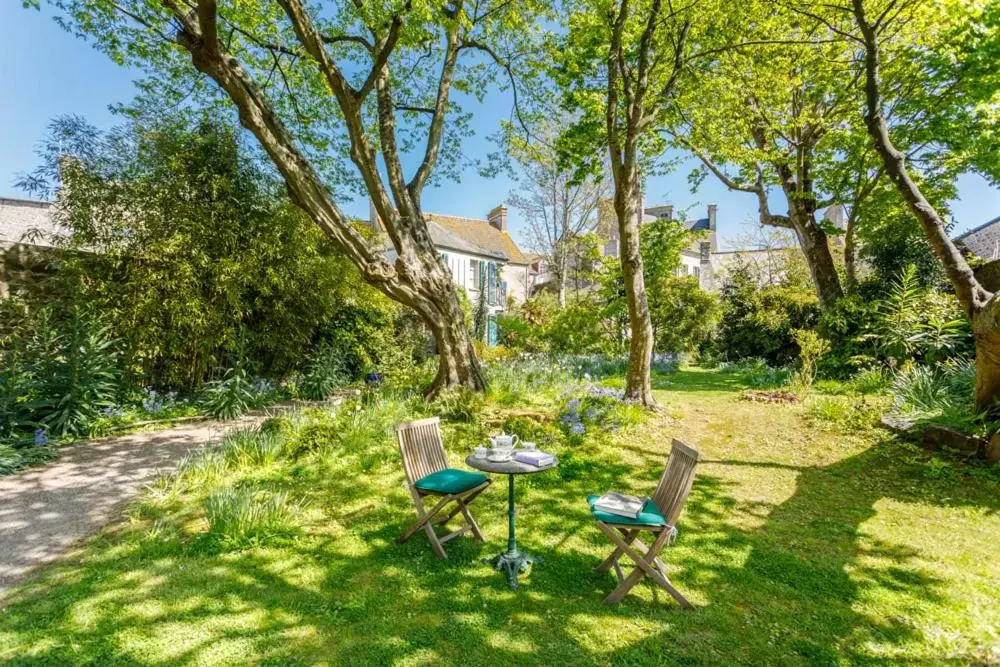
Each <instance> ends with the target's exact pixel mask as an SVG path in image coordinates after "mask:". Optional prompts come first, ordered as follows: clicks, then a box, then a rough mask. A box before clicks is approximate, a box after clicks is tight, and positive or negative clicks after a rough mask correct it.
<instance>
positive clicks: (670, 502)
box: [587, 440, 698, 609]
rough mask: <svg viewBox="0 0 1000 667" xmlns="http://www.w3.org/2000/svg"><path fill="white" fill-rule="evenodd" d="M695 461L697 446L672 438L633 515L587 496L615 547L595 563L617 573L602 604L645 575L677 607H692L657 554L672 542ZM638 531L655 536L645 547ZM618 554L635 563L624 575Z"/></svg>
mask: <svg viewBox="0 0 1000 667" xmlns="http://www.w3.org/2000/svg"><path fill="white" fill-rule="evenodd" d="M697 465H698V450H696V449H694V448H693V447H689V446H688V445H685V444H684V443H683V442H681V441H680V440H674V441H673V445H672V446H671V448H670V457H669V458H668V459H667V466H666V468H664V470H663V475H662V476H661V477H660V482H659V484H657V485H656V491H655V492H654V493H653V497H652V498H649V499H647V500H646V504H645V505H644V506H643V508H642V512H640V514H639V516H638V517H636V518H635V519H631V518H629V517H621V516H616V515H614V514H611V513H608V512H602V511H600V510H595V509H594V503H595V502H596V501H597V499H598V498H599V496H590V497H589V498H587V500H588V502H589V503H590V511H591V513H592V514H593V515H594V519H595V520H596V521H597V527H598V528H600V529H601V531H602V532H603V533H604V534H605V535H607V536H608V538H609V539H610V540H611V541H612V542H614V543H615V550H614V551H613V552H612V553H611V555H610V556H608V557H607V558H606V559H605V560H604V562H602V563H601V564H600V565H598V566H597V570H598V571H599V572H607V571H608V570H609V569H611V568H614V570H615V575H616V576H617V577H618V587H617V588H615V590H614V591H613V592H612V593H611V595H609V596H608V597H606V598H605V599H604V602H605V604H612V603H614V602H618V601H619V600H621V599H622V598H623V597H625V595H626V594H627V593H628V592H629V591H630V590H631V589H632V587H633V586H635V585H636V584H637V583H639V582H640V581H642V580H643V579H644V578H646V577H649V578H650V579H652V580H653V581H655V582H656V583H657V584H659V585H660V586H661V587H662V588H664V589H665V590H666V591H667V592H668V593H670V595H671V596H672V597H673V598H674V599H675V600H677V602H678V603H680V605H681V607H683V608H684V609H694V607H693V606H692V605H691V603H690V602H688V601H687V600H686V599H685V598H684V596H683V595H681V594H680V592H679V591H678V590H677V589H676V588H674V587H673V585H672V584H671V583H670V579H669V578H667V568H666V566H665V565H664V564H663V561H662V560H660V558H659V554H660V550H661V549H663V547H665V546H667V545H668V544H670V543H671V542H673V540H674V539H675V538H676V536H677V527H676V526H677V518H678V517H679V516H680V514H681V510H682V509H683V508H684V503H685V501H686V500H687V497H688V493H690V491H691V484H692V482H694V469H695V466H697ZM642 531H650V532H652V533H653V534H654V536H655V537H654V538H653V541H652V543H651V544H650V545H649V546H648V547H647V546H646V545H645V544H643V543H642V542H641V541H640V540H639V539H638V536H639V533H640V532H642ZM622 555H626V556H628V557H629V558H631V559H632V561H633V562H634V563H635V569H634V570H633V571H632V573H631V574H629V575H628V576H627V577H626V576H624V575H623V574H622V569H621V566H620V565H619V564H618V559H619V558H621V557H622Z"/></svg>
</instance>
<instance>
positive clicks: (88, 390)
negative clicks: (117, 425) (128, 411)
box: [0, 305, 119, 439]
mask: <svg viewBox="0 0 1000 667" xmlns="http://www.w3.org/2000/svg"><path fill="white" fill-rule="evenodd" d="M115 348H116V341H114V340H113V339H112V337H111V334H110V328H109V327H108V326H107V325H105V324H104V321H103V320H102V319H101V318H99V317H97V316H96V315H94V314H93V313H92V312H91V311H89V310H85V309H83V308H82V307H78V306H72V305H71V306H70V307H69V308H68V309H67V310H66V311H65V312H58V311H56V310H55V309H53V308H43V309H40V310H38V311H37V312H34V313H31V314H30V315H27V316H26V317H25V319H23V320H22V321H21V322H20V323H19V324H18V325H16V328H15V329H14V330H13V331H12V334H11V335H10V336H9V337H8V338H7V340H6V343H5V344H4V345H3V346H0V419H2V426H0V438H3V437H7V438H15V439H16V438H18V437H24V436H25V434H26V433H27V432H29V431H30V430H32V429H41V430H42V431H43V432H47V433H48V434H49V435H51V436H54V437H62V436H80V435H86V434H88V433H90V430H91V427H92V426H93V424H94V423H95V422H96V421H97V419H98V418H99V417H100V416H101V412H102V411H103V410H104V409H105V408H107V407H109V406H111V405H112V403H113V399H114V396H115V394H116V392H117V390H118V378H119V364H118V358H117V352H116V349H115Z"/></svg>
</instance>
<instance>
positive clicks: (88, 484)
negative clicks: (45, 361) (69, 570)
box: [0, 414, 266, 607]
mask: <svg viewBox="0 0 1000 667" xmlns="http://www.w3.org/2000/svg"><path fill="white" fill-rule="evenodd" d="M265 417H266V415H263V414H254V415H250V416H247V417H244V418H242V419H239V420H235V421H231V422H218V421H213V420H208V421H203V422H198V423H194V424H187V425H183V426H178V427H175V428H170V429H165V430H161V431H145V432H140V433H132V434H129V435H124V436H117V437H109V438H101V439H99V440H85V441H81V442H77V443H73V444H70V445H66V446H65V447H63V448H62V449H61V450H60V455H59V458H58V459H56V460H55V461H53V462H51V463H49V464H47V465H45V466H44V467H40V468H29V469H27V470H23V471H21V472H18V473H15V474H13V475H8V476H6V477H0V607H2V606H4V604H5V603H4V598H5V593H6V591H8V590H9V589H10V588H12V587H13V586H15V585H16V584H18V583H20V582H21V581H23V580H24V579H25V578H26V577H28V576H29V575H30V574H31V573H32V571H33V570H35V569H36V568H37V567H39V566H41V565H45V564H47V563H51V562H53V561H55V560H57V559H58V558H59V557H60V556H62V555H63V554H65V553H66V552H67V551H69V550H70V549H71V547H73V546H74V545H75V544H76V543H78V542H79V541H81V540H82V539H84V538H86V537H88V536H90V535H93V534H95V533H97V532H99V531H100V530H101V529H102V528H103V527H104V526H106V525H108V524H109V523H112V522H113V521H115V520H116V519H117V518H118V516H119V514H120V512H121V510H122V509H124V507H125V505H127V504H128V502H129V501H131V500H133V499H134V498H135V497H136V496H137V495H138V494H139V493H140V491H141V490H142V488H143V486H144V485H146V484H148V483H149V482H151V481H153V480H154V479H155V478H156V477H158V476H159V475H161V474H163V473H167V472H171V471H172V470H174V469H175V468H176V467H177V465H178V464H179V463H180V462H181V460H183V458H184V457H185V456H186V455H187V454H188V453H189V452H192V451H194V450H197V449H200V448H201V447H202V446H204V445H206V444H210V443H214V442H217V441H218V440H219V438H220V437H221V436H222V434H223V433H225V432H226V431H228V430H231V429H233V428H240V427H248V426H254V425H256V424H258V423H260V422H261V421H262V420H263V419H264V418H265Z"/></svg>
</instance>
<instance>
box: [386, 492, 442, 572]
mask: <svg viewBox="0 0 1000 667" xmlns="http://www.w3.org/2000/svg"><path fill="white" fill-rule="evenodd" d="M410 495H412V496H413V504H414V506H415V507H416V510H417V517H418V520H417V522H416V523H415V524H413V525H412V526H410V527H409V528H408V529H407V530H406V532H404V533H403V534H402V535H400V536H399V538H398V539H397V541H398V542H400V543H402V542H405V541H407V540H408V539H410V538H411V537H412V536H413V534H414V533H416V532H417V531H418V530H420V529H423V530H424V532H425V533H427V539H429V540H430V541H431V547H432V548H433V549H434V553H436V554H437V555H438V557H439V558H447V557H448V554H446V553H445V550H444V547H443V546H441V542H440V540H439V539H438V536H437V533H435V532H434V524H433V520H434V517H435V516H436V515H437V513H438V512H440V511H441V509H442V508H443V507H444V506H445V505H447V504H448V503H449V502H450V501H451V500H453V499H454V497H453V496H445V497H444V498H442V499H441V500H440V501H438V503H437V504H436V505H434V507H433V508H432V509H431V511H430V512H428V511H427V510H426V509H425V508H424V501H423V498H422V497H421V496H420V494H419V493H418V492H417V490H416V489H414V488H412V487H411V488H410Z"/></svg>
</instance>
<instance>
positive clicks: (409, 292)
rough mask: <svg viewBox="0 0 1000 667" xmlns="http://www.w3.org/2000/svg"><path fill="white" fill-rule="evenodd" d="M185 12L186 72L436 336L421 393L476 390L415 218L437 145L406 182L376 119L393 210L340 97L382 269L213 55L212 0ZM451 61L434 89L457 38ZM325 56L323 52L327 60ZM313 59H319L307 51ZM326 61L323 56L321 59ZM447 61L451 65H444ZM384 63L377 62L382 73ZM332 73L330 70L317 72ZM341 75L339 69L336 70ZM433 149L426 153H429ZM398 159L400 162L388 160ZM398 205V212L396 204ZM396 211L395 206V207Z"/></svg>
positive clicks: (386, 95)
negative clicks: (219, 98)
mask: <svg viewBox="0 0 1000 667" xmlns="http://www.w3.org/2000/svg"><path fill="white" fill-rule="evenodd" d="M283 4H285V5H286V7H285V9H286V11H287V12H288V13H289V16H290V18H292V20H293V23H295V24H296V29H297V31H298V32H299V33H300V34H299V38H300V41H302V42H303V44H304V45H306V46H307V48H308V46H309V44H310V43H311V42H315V43H314V44H312V46H314V47H315V50H316V51H317V52H318V53H320V54H324V53H326V52H325V51H324V50H323V48H322V46H321V45H320V44H319V36H318V34H313V33H312V27H311V23H310V22H309V19H308V18H307V15H306V14H305V11H304V9H303V7H302V6H301V4H300V3H299V2H286V3H283ZM193 16H194V15H193V14H187V13H177V12H176V11H175V17H176V18H177V20H178V21H179V22H181V23H182V24H183V25H184V26H185V27H184V30H182V31H179V32H178V34H177V41H178V43H179V44H180V45H181V46H183V47H184V48H185V49H187V50H188V51H189V52H190V54H191V60H192V62H193V64H194V66H195V67H196V68H197V69H198V70H199V71H201V72H203V73H204V74H206V75H208V76H209V77H211V78H212V79H213V80H214V81H215V82H216V83H217V84H218V85H219V87H220V88H222V90H224V91H225V92H226V93H227V94H228V96H229V98H230V99H231V100H232V101H233V103H234V104H235V105H236V108H237V110H238V112H239V120H240V123H241V124H242V125H243V126H244V127H245V128H247V129H248V130H249V131H250V132H252V133H253V134H254V136H255V137H257V140H258V141H259V142H260V144H261V146H262V147H263V148H264V150H265V151H266V152H267V153H268V155H269V156H270V157H271V160H272V162H273V163H274V165H275V167H276V168H277V169H278V171H279V172H280V173H281V175H282V177H283V179H284V181H285V186H286V188H287V190H288V194H289V197H290V198H291V199H292V201H293V202H294V203H295V204H296V205H297V206H299V208H301V209H302V210H303V211H305V212H306V214H308V215H309V217H310V218H311V219H312V220H313V222H315V223H316V225H317V226H318V227H319V228H320V229H321V230H323V232H324V233H325V234H326V235H327V236H328V237H329V238H330V239H331V240H332V241H333V242H334V244H335V245H336V246H337V247H338V249H340V250H341V251H342V252H343V253H344V254H345V255H346V256H347V258H348V259H350V260H351V261H352V262H353V263H354V264H355V265H356V266H357V267H358V269H359V270H360V272H361V276H362V278H363V279H364V280H365V282H367V283H369V284H370V285H372V286H374V287H376V288H377V289H378V290H380V291H381V292H382V293H384V294H385V295H386V296H388V297H389V298H391V299H393V300H395V301H398V302H399V303H402V304H403V305H406V306H409V307H411V308H413V309H414V310H415V311H416V312H417V313H418V314H419V315H420V316H421V318H422V319H423V320H424V322H425V323H426V324H427V326H428V327H429V328H430V330H431V332H432V333H433V335H434V340H435V343H436V344H437V349H438V355H439V356H438V372H437V375H436V376H435V378H434V381H433V383H432V384H431V386H430V387H429V388H428V390H427V395H428V396H429V397H431V396H434V395H436V394H437V393H439V392H440V391H441V390H442V389H446V388H449V387H465V388H468V389H474V390H483V389H485V388H486V381H485V377H484V376H483V372H482V368H481V366H480V364H479V361H478V359H477V358H476V353H475V349H474V348H473V346H472V341H471V339H470V337H469V333H468V331H467V329H466V327H465V317H464V314H463V312H462V308H461V306H460V304H459V301H458V294H457V291H456V289H455V285H454V284H453V282H452V279H451V274H450V271H448V270H447V268H446V267H445V266H444V264H443V263H442V262H441V261H440V258H439V256H438V252H437V250H436V249H435V248H434V245H433V243H432V242H431V240H430V233H429V231H428V230H427V227H426V224H425V223H424V222H423V216H422V214H421V213H420V205H419V203H420V202H419V192H420V190H421V188H422V186H423V182H424V181H425V179H426V177H427V175H428V174H429V169H430V167H431V165H432V164H433V162H434V156H436V147H437V146H439V141H438V142H434V141H430V140H429V142H428V148H429V149H431V148H433V149H434V151H431V150H429V151H428V155H427V156H425V159H424V163H423V164H422V165H421V167H420V169H418V171H417V174H416V175H415V176H414V179H413V181H411V183H410V184H409V185H406V184H405V181H404V179H403V177H402V174H401V166H400V165H399V163H398V159H392V158H393V157H394V154H393V153H392V151H391V147H392V145H393V143H394V141H395V137H394V129H393V127H392V126H391V123H392V119H391V116H387V115H386V114H384V113H380V132H381V135H380V136H381V140H382V149H383V158H384V160H385V162H386V163H387V165H388V171H389V179H390V182H391V185H392V191H393V195H394V197H395V203H396V206H395V207H394V206H393V203H392V202H391V201H390V199H389V196H388V194H387V192H386V191H385V188H384V187H383V185H382V182H381V179H380V177H379V174H378V170H377V168H376V167H375V166H374V165H375V164H376V157H375V151H374V148H373V146H372V144H371V143H370V142H369V141H368V140H367V137H366V134H365V130H364V129H363V128H362V127H361V126H362V125H363V123H362V119H361V115H360V112H359V108H360V102H359V101H358V99H359V98H358V93H357V91H355V92H351V93H349V94H348V93H344V92H342V91H341V92H340V95H341V96H344V95H346V96H347V97H349V98H350V100H351V101H350V102H349V103H348V104H346V108H345V104H344V103H341V109H342V110H344V111H345V121H346V122H347V124H348V130H349V134H350V135H351V139H352V141H351V159H352V161H354V163H355V164H356V165H357V167H358V169H359V171H360V172H361V175H362V177H363V178H364V179H365V182H366V187H367V189H368V192H369V195H370V196H371V197H372V200H373V202H374V204H375V206H376V209H377V210H378V213H379V216H380V217H381V218H382V221H383V224H384V226H385V231H386V232H387V233H388V235H389V237H390V239H391V240H392V242H393V245H394V247H395V248H396V250H397V253H398V257H397V259H396V262H395V264H394V265H393V264H390V263H389V261H388V260H387V259H386V257H385V256H384V254H383V253H382V251H381V249H379V248H378V247H373V246H371V245H369V243H368V242H367V240H366V239H365V238H364V237H363V236H362V235H361V234H360V233H359V232H358V231H357V230H356V229H355V228H354V226H353V224H352V223H351V222H350V221H349V220H348V219H347V218H346V217H345V216H344V214H343V213H342V211H341V210H340V209H339V208H338V207H337V206H336V204H335V203H334V202H333V199H332V197H331V195H330V190H329V189H328V188H327V186H326V184H325V183H324V182H323V181H322V179H321V178H320V176H319V173H318V172H317V170H316V169H315V168H314V166H313V165H312V164H311V163H310V162H309V160H307V159H306V158H305V156H303V155H302V154H301V152H300V151H299V149H298V147H297V146H296V142H295V141H294V139H293V138H292V136H291V133H290V132H289V130H288V128H287V127H286V126H285V124H284V122H283V121H282V120H281V118H280V117H279V115H278V114H277V113H276V111H275V109H274V107H273V105H272V104H271V102H270V100H269V99H268V98H267V96H266V95H265V94H264V93H263V92H262V91H261V89H260V88H259V87H258V86H257V84H256V83H255V82H254V81H253V79H252V78H251V77H250V76H249V74H248V73H247V72H246V70H244V69H243V68H242V67H241V66H240V65H239V63H238V61H237V60H236V59H235V58H234V57H233V56H232V55H231V54H228V53H226V52H225V51H223V50H222V49H221V44H220V42H219V40H218V34H217V27H216V25H215V4H214V2H208V1H203V2H202V3H199V5H198V23H197V24H195V23H192V20H193ZM449 45H450V49H451V50H450V51H449V53H450V55H449V60H448V61H446V63H445V67H444V72H445V73H443V74H442V79H441V82H440V85H441V86H442V87H443V89H445V90H446V89H447V86H448V85H449V84H450V74H448V72H450V71H451V68H453V65H454V57H455V55H456V54H457V50H456V47H455V35H454V33H450V34H449ZM327 55H328V54H327ZM314 57H317V56H315V55H314ZM321 60H325V57H323V58H321ZM449 63H450V65H449ZM384 66H385V63H383V64H382V67H383V68H384ZM321 69H323V70H324V73H325V74H327V75H328V77H329V76H330V67H329V65H327V66H325V67H324V66H321ZM335 74H336V75H337V76H338V77H339V76H340V75H339V72H335ZM387 78H388V77H387V72H386V71H384V69H383V70H382V72H381V75H380V76H379V78H378V85H377V87H378V92H379V108H380V111H383V110H384V108H386V107H387V108H389V109H392V108H394V107H393V105H392V104H391V102H392V100H391V93H390V91H389V90H388V88H387V86H386V84H385V81H386V80H387ZM328 83H329V85H330V86H331V89H333V90H334V93H335V94H336V93H337V92H338V91H337V87H338V86H341V87H343V86H346V85H347V84H346V81H344V80H341V79H338V78H336V77H335V78H334V79H333V81H332V82H331V81H330V80H329V79H328ZM438 98H439V99H438V104H445V105H446V101H444V100H445V99H446V98H443V97H442V96H441V93H440V92H439V95H438ZM442 118H443V115H441V114H436V115H435V123H437V124H438V126H436V127H432V129H431V134H432V135H433V134H434V133H435V132H436V133H437V135H438V136H440V133H441V131H442V130H441V127H440V126H439V124H440V123H441V122H443V121H442V120H441V119H442ZM431 153H433V154H431ZM396 157H398V156H396ZM397 207H398V208H397ZM400 209H401V210H400Z"/></svg>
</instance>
